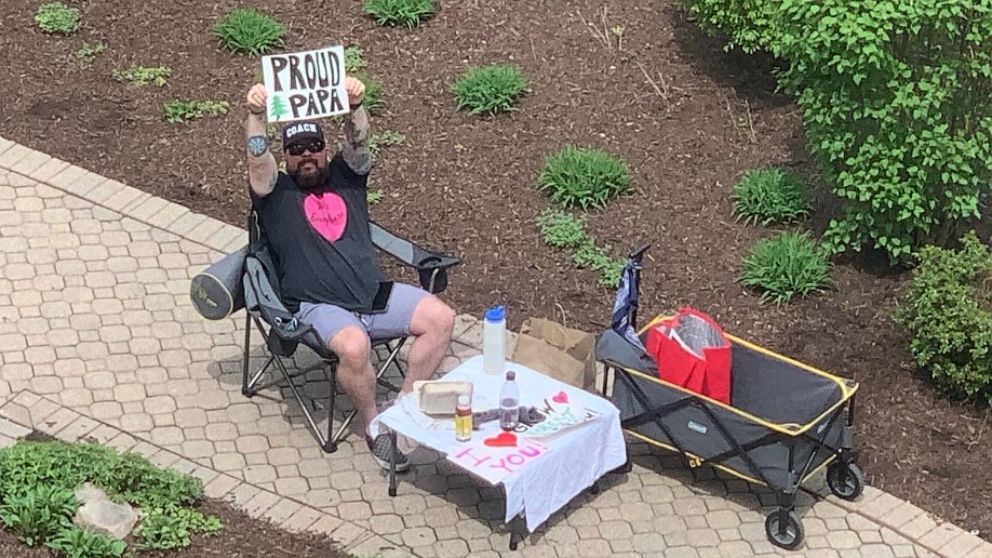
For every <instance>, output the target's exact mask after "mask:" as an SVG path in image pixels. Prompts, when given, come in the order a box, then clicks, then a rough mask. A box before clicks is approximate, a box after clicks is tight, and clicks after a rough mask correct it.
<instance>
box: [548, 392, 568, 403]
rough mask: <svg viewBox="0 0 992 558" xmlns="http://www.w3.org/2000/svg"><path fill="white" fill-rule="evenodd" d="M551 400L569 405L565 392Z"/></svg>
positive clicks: (557, 394)
mask: <svg viewBox="0 0 992 558" xmlns="http://www.w3.org/2000/svg"><path fill="white" fill-rule="evenodd" d="M551 400H552V401H554V402H555V403H568V394H567V393H565V392H564V391H559V392H558V393H556V394H555V396H554V397H552V398H551Z"/></svg>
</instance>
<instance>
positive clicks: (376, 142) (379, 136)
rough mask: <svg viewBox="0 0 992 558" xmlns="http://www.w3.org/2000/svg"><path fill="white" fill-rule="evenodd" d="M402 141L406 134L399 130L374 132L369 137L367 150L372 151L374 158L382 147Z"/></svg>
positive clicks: (398, 143)
mask: <svg viewBox="0 0 992 558" xmlns="http://www.w3.org/2000/svg"><path fill="white" fill-rule="evenodd" d="M404 141H406V134H402V133H400V132H393V131H392V130H383V131H381V132H375V133H373V134H372V136H371V137H369V151H370V152H372V158H373V159H375V158H376V157H378V156H379V153H380V152H381V151H382V148H383V147H388V146H391V145H400V144H401V143H403V142H404Z"/></svg>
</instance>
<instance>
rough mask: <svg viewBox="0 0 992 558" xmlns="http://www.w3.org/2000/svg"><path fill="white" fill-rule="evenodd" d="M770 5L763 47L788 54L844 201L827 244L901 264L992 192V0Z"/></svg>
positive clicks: (791, 84)
mask: <svg viewBox="0 0 992 558" xmlns="http://www.w3.org/2000/svg"><path fill="white" fill-rule="evenodd" d="M771 5H774V6H777V8H776V16H775V18H776V23H775V27H776V32H775V40H774V41H773V44H772V50H773V51H774V53H775V54H776V55H777V56H779V57H780V58H783V59H785V60H787V61H788V62H789V64H788V67H787V69H786V70H785V71H784V72H783V73H782V74H781V76H780V78H781V79H780V81H781V83H782V85H783V87H784V88H785V89H786V90H787V91H789V92H790V93H792V94H794V95H796V96H797V98H798V103H799V106H800V107H801V108H802V111H803V114H804V118H805V121H806V126H807V138H808V142H807V144H808V146H809V149H810V150H811V151H812V152H813V153H814V154H815V155H816V156H817V157H818V159H819V160H820V161H821V162H822V163H823V166H824V170H825V173H824V174H825V177H826V179H827V180H828V182H829V183H830V184H831V186H832V188H833V191H834V193H836V195H837V196H838V197H839V198H840V199H841V200H843V203H844V213H843V215H842V216H841V217H840V218H838V219H835V220H834V221H833V222H831V223H830V226H829V228H828V230H827V232H826V234H825V235H824V239H823V240H824V242H825V243H826V245H827V246H828V247H830V248H831V250H832V251H834V252H840V251H843V250H846V249H853V250H860V249H861V248H862V246H864V245H871V246H873V247H874V248H876V249H879V250H881V251H883V252H884V253H886V254H888V256H889V258H890V260H891V262H892V263H893V264H896V265H899V264H904V263H909V262H910V261H911V256H912V253H913V252H914V251H915V250H916V249H917V248H918V247H920V246H924V245H928V244H934V245H939V246H948V245H951V244H952V243H953V242H955V241H956V240H957V239H958V238H959V237H960V234H961V232H963V229H964V228H965V227H966V226H967V223H968V221H969V220H971V219H974V218H978V217H979V206H980V200H981V199H982V197H983V196H984V195H987V194H988V193H989V191H990V190H992V103H990V102H989V94H990V91H992V5H990V4H989V3H988V2H976V1H974V0H946V1H942V2H904V1H900V0H880V1H878V2H851V1H850V0H815V1H810V2H792V1H789V2H786V1H778V2H772V3H771ZM854 44H856V45H857V48H852V46H851V45H854Z"/></svg>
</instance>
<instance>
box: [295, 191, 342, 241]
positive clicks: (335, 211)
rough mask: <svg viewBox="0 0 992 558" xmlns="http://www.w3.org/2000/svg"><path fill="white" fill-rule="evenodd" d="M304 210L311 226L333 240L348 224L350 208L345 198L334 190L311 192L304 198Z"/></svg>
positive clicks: (335, 239) (339, 236)
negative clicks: (319, 192) (318, 192)
mask: <svg viewBox="0 0 992 558" xmlns="http://www.w3.org/2000/svg"><path fill="white" fill-rule="evenodd" d="M303 211H304V213H306V215H307V221H309V222H310V226H311V227H313V228H314V229H316V231H317V232H319V233H320V236H323V237H324V238H326V239H327V240H329V241H331V242H336V241H337V240H339V239H340V238H341V236H342V235H343V234H344V228H345V226H346V225H347V224H348V208H347V207H346V206H345V204H344V199H343V198H341V196H339V195H337V194H335V193H334V192H324V193H323V194H310V195H308V196H307V197H306V198H305V199H304V200H303Z"/></svg>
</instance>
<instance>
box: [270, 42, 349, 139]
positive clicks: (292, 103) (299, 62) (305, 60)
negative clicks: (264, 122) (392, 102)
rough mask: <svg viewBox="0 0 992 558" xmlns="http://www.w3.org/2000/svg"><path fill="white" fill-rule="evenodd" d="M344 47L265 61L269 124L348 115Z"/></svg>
mask: <svg viewBox="0 0 992 558" xmlns="http://www.w3.org/2000/svg"><path fill="white" fill-rule="evenodd" d="M344 78H345V75H344V47H342V46H335V47H330V48H322V49H319V50H309V51H305V52H291V53H283V54H270V55H268V56H263V57H262V79H263V81H264V82H265V90H266V92H267V93H268V95H269V106H268V114H269V121H270V122H286V121H290V120H309V119H313V118H323V117H326V116H334V115H337V114H344V113H346V112H348V110H349V109H348V92H347V91H346V90H345V87H344Z"/></svg>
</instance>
